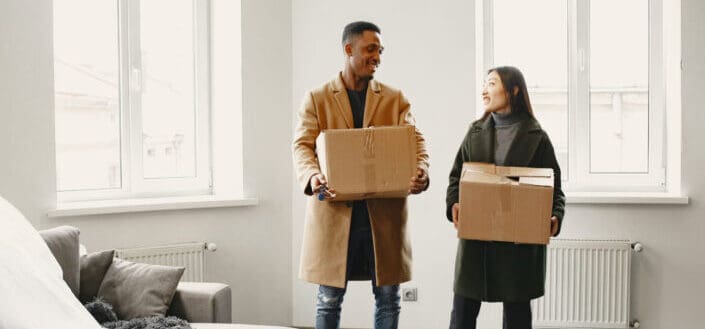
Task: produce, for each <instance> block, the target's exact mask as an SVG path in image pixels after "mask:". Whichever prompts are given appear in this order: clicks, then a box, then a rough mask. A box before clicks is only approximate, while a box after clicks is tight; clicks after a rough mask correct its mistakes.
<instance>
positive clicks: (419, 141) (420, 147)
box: [399, 91, 431, 190]
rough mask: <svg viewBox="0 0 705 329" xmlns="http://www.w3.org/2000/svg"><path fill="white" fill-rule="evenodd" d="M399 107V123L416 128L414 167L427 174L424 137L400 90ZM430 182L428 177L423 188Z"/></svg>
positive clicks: (427, 164) (426, 154) (409, 105)
mask: <svg viewBox="0 0 705 329" xmlns="http://www.w3.org/2000/svg"><path fill="white" fill-rule="evenodd" d="M399 109H400V112H399V123H400V124H401V125H412V126H414V127H415V129H416V167H417V168H421V169H423V170H424V171H425V172H426V175H428V167H429V163H428V153H427V152H426V139H424V137H423V134H421V131H420V130H419V128H418V127H416V119H415V118H414V115H413V114H411V104H409V101H408V100H407V99H406V97H404V95H403V94H402V93H401V91H400V92H399ZM430 182H431V180H430V179H429V184H426V188H425V189H428V186H429V185H430ZM425 189H424V190H425Z"/></svg>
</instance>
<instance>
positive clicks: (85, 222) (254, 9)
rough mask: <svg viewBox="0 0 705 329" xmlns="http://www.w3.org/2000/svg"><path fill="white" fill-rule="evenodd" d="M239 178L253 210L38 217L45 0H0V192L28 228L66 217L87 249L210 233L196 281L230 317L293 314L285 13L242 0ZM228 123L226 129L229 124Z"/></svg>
mask: <svg viewBox="0 0 705 329" xmlns="http://www.w3.org/2000/svg"><path fill="white" fill-rule="evenodd" d="M242 12H243V17H244V18H243V22H242V27H243V34H244V37H243V49H244V51H243V57H242V58H243V79H244V83H243V85H244V90H243V94H244V96H243V98H244V101H243V105H244V113H243V123H244V125H243V126H244V127H243V128H244V131H243V141H244V164H243V166H244V172H245V177H244V184H245V193H246V195H248V196H254V197H257V198H259V205H258V206H255V207H240V208H223V209H208V210H185V211H165V212H151V213H134V214H121V215H107V216H87V217H76V218H68V219H47V218H46V211H47V210H49V209H51V208H52V207H54V205H55V203H56V196H55V189H56V174H55V172H56V168H55V167H56V166H55V158H54V112H53V102H54V99H53V57H52V56H53V54H52V1H49V0H44V1H29V2H26V1H21V0H3V1H0V72H2V73H0V154H2V156H1V158H0V195H2V196H3V197H5V198H6V199H8V200H9V201H10V202H12V203H13V204H15V205H16V206H17V207H18V208H19V209H20V210H21V211H22V212H23V213H24V214H25V215H26V216H27V217H28V218H29V219H30V221H31V222H32V224H33V225H34V226H35V227H37V228H47V227H53V226H58V225H73V226H76V227H78V228H79V229H80V230H81V240H82V242H83V243H84V244H85V245H86V246H87V247H88V249H89V250H93V251H95V250H102V249H108V248H117V247H128V246H141V245H157V244H164V243H172V242H182V241H209V242H215V243H217V244H218V246H219V249H218V251H217V252H215V253H213V254H209V255H208V258H207V273H208V274H207V277H206V279H208V280H212V281H218V282H224V283H228V284H230V286H231V288H232V289H233V320H234V321H235V322H243V323H271V324H289V323H290V322H291V305H290V301H291V275H292V274H291V257H290V251H289V247H290V246H291V233H290V232H291V216H290V211H291V193H290V191H291V179H292V178H291V165H290V163H291V158H290V156H289V154H290V153H289V151H288V150H289V147H288V144H289V142H290V125H291V115H290V113H289V109H290V104H291V60H290V59H291V33H290V26H291V10H290V6H289V4H288V3H286V2H280V1H276V0H244V1H243V6H242ZM234 128H236V127H234Z"/></svg>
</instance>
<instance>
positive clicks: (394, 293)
mask: <svg viewBox="0 0 705 329" xmlns="http://www.w3.org/2000/svg"><path fill="white" fill-rule="evenodd" d="M359 255H363V256H364V257H363V258H364V260H365V261H366V262H368V264H367V265H368V266H366V268H368V269H370V271H371V272H372V273H370V274H371V276H372V293H373V294H374V295H375V326H374V328H375V329H396V328H397V327H398V326H399V312H400V311H401V306H400V304H399V301H400V297H399V285H398V284H395V285H388V286H380V287H378V286H377V285H376V280H375V273H374V268H375V266H374V248H372V232H371V230H370V229H369V228H368V229H356V230H352V231H351V232H350V241H349V243H348V261H347V264H348V268H347V275H348V276H349V275H350V271H351V269H350V268H351V266H350V265H351V264H355V262H356V259H355V257H358V256H359ZM346 289H347V283H346V288H337V287H330V286H326V285H320V286H318V302H317V303H316V329H338V328H339V327H340V312H341V310H342V304H343V297H344V296H345V291H346Z"/></svg>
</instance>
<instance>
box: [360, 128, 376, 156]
mask: <svg viewBox="0 0 705 329" xmlns="http://www.w3.org/2000/svg"><path fill="white" fill-rule="evenodd" d="M362 131H363V139H364V140H363V143H364V145H363V146H364V147H363V148H362V150H363V151H362V154H363V155H364V156H365V158H374V157H375V131H374V129H363V130H362Z"/></svg>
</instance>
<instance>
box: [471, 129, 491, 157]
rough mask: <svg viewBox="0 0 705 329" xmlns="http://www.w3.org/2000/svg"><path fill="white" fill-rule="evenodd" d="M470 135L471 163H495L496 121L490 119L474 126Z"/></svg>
mask: <svg viewBox="0 0 705 329" xmlns="http://www.w3.org/2000/svg"><path fill="white" fill-rule="evenodd" d="M471 129H472V130H471V131H470V133H471V134H472V138H470V161H473V162H485V163H494V121H493V120H492V118H488V119H487V120H485V121H484V122H482V124H480V125H473V127H472V128H471Z"/></svg>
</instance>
